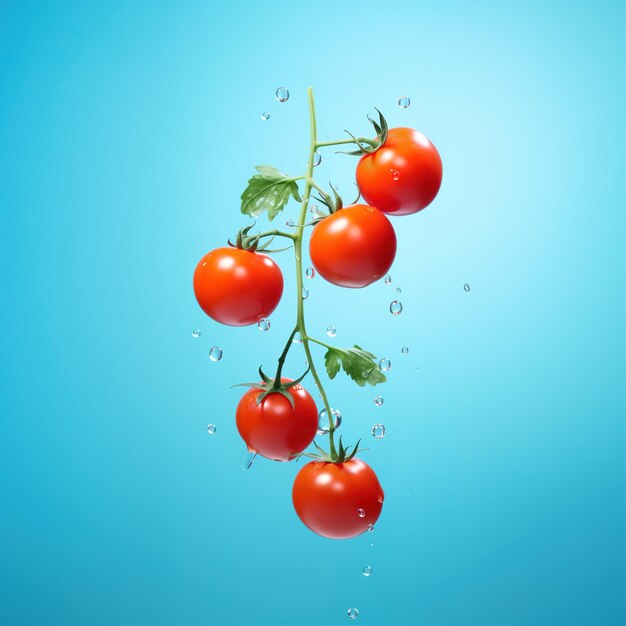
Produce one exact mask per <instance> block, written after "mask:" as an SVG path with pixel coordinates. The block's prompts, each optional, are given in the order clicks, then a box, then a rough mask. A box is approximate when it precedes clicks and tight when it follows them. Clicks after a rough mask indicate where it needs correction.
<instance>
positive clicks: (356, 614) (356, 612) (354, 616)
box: [348, 608, 359, 619]
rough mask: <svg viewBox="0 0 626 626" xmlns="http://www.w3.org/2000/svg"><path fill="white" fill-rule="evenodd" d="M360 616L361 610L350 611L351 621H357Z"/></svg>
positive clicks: (353, 609)
mask: <svg viewBox="0 0 626 626" xmlns="http://www.w3.org/2000/svg"><path fill="white" fill-rule="evenodd" d="M358 616H359V609H355V608H352V609H348V617H349V618H350V619H356V618H357V617H358Z"/></svg>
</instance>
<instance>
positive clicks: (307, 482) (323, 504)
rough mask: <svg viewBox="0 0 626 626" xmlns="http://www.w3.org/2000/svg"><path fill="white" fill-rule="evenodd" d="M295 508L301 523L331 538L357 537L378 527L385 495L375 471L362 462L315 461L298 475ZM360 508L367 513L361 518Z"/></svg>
mask: <svg viewBox="0 0 626 626" xmlns="http://www.w3.org/2000/svg"><path fill="white" fill-rule="evenodd" d="M292 499H293V506H294V509H295V510H296V513H297V514H298V517H299V518H300V520H301V521H302V523H303V524H304V525H305V526H306V527H307V528H309V529H310V530H312V531H313V532H314V533H317V534H318V535H321V536H322V537H328V538H329V539H349V538H351V537H356V536H357V535H360V534H361V533H363V532H365V531H366V530H367V529H368V526H369V524H372V525H373V524H375V523H376V520H378V517H379V516H380V512H381V511H382V508H383V500H384V499H385V493H384V492H383V489H382V487H381V486H380V483H379V482H378V477H377V476H376V474H375V472H374V470H373V469H372V468H371V467H370V466H369V465H368V464H367V463H364V462H363V461H361V459H357V458H353V459H350V460H349V461H346V462H345V463H326V462H324V461H312V462H310V463H307V464H306V465H305V466H304V467H303V468H302V469H301V470H300V471H299V472H298V474H297V476H296V480H295V481H294V483H293V491H292ZM359 509H362V510H363V511H364V512H365V515H364V516H363V517H361V516H360V515H359Z"/></svg>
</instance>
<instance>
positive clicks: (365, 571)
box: [363, 565, 372, 576]
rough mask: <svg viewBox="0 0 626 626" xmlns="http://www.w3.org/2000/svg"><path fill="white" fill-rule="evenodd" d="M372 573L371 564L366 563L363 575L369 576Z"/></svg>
mask: <svg viewBox="0 0 626 626" xmlns="http://www.w3.org/2000/svg"><path fill="white" fill-rule="evenodd" d="M371 575H372V566H371V565H366V566H365V567H364V568H363V576H371Z"/></svg>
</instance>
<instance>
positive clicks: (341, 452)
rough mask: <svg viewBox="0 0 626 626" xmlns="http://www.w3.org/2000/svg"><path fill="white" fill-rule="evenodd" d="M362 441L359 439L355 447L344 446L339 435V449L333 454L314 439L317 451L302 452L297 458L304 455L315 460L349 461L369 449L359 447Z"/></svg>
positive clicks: (328, 461) (326, 461)
mask: <svg viewBox="0 0 626 626" xmlns="http://www.w3.org/2000/svg"><path fill="white" fill-rule="evenodd" d="M360 443H361V440H360V439H359V440H358V441H357V442H356V445H355V446H354V447H351V446H347V447H344V445H343V441H342V437H339V445H338V446H337V450H336V451H335V454H334V456H333V455H332V454H331V453H329V452H326V450H324V448H322V447H321V446H319V445H318V444H317V442H316V441H314V442H313V445H314V446H315V449H316V450H317V453H316V452H301V453H300V454H298V455H297V458H298V459H300V457H302V456H303V457H306V458H308V459H314V460H315V461H322V462H323V463H337V464H339V463H347V462H348V461H350V460H352V459H353V458H354V457H355V455H356V453H357V452H359V451H361V452H362V451H363V450H367V448H359V444H360Z"/></svg>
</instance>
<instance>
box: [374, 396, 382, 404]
mask: <svg viewBox="0 0 626 626" xmlns="http://www.w3.org/2000/svg"><path fill="white" fill-rule="evenodd" d="M383 402H384V400H383V397H382V396H376V397H375V398H374V404H375V405H376V406H382V405H383Z"/></svg>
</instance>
